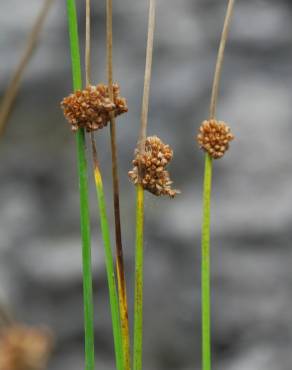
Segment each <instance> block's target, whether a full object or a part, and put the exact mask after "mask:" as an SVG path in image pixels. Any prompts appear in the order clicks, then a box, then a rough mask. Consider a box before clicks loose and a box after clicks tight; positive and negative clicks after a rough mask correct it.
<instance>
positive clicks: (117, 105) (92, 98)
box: [61, 84, 128, 132]
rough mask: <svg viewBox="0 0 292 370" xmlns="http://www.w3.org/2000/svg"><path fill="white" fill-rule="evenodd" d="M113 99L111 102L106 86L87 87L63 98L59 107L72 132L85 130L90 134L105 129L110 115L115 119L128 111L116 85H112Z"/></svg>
mask: <svg viewBox="0 0 292 370" xmlns="http://www.w3.org/2000/svg"><path fill="white" fill-rule="evenodd" d="M113 97H114V99H113V100H114V101H111V99H110V94H109V89H108V86H106V85H104V84H99V85H96V86H92V85H89V86H87V87H86V88H85V89H84V90H77V91H76V92H75V93H74V94H70V95H69V96H67V97H66V98H64V99H63V100H62V102H61V107H62V109H63V112H64V116H65V117H66V119H67V120H68V122H69V123H70V124H71V127H72V130H73V131H77V130H78V129H79V128H85V129H86V131H87V132H91V131H95V130H99V129H101V128H103V127H105V126H106V125H107V124H108V123H109V121H110V119H111V114H113V115H114V116H115V117H116V116H118V115H120V114H122V113H125V112H127V111H128V107H127V101H126V99H124V98H122V97H121V96H120V88H119V85H118V84H113Z"/></svg>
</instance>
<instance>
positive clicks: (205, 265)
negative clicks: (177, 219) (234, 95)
mask: <svg viewBox="0 0 292 370" xmlns="http://www.w3.org/2000/svg"><path fill="white" fill-rule="evenodd" d="M233 9H234V0H228V6H227V11H226V15H225V21H224V26H223V31H222V34H221V40H220V45H219V50H218V55H217V62H216V67H215V73H214V79H213V86H212V94H211V102H210V117H209V119H210V120H211V119H216V109H217V102H218V93H219V85H220V79H221V73H222V66H223V60H224V52H225V46H226V41H227V37H228V32H229V29H230V23H231V18H232V14H233ZM212 171H213V161H212V158H211V157H210V155H209V154H207V153H206V154H205V173H204V189H203V224H202V260H201V263H202V271H201V279H202V280H201V284H202V370H211V362H212V361H211V303H210V301H211V298H210V296H211V276H210V234H211V231H210V224H211V222H210V220H211V207H210V205H211V189H212Z"/></svg>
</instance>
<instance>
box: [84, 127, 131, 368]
mask: <svg viewBox="0 0 292 370" xmlns="http://www.w3.org/2000/svg"><path fill="white" fill-rule="evenodd" d="M91 144H92V154H93V165H94V179H95V186H96V194H97V200H98V206H99V213H100V223H101V233H102V238H103V244H104V251H105V262H106V271H107V280H108V288H109V297H110V307H111V317H112V325H113V337H114V348H115V356H116V366H117V370H124V356H123V346H122V332H121V325H120V313H119V300H118V294H117V287H116V280H115V269H114V259H113V256H112V250H111V241H110V228H109V223H108V218H107V214H106V204H105V195H104V190H103V182H102V177H101V173H100V168H99V163H98V158H97V150H96V145H95V140H94V134H93V133H91Z"/></svg>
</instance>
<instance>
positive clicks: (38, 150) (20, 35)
mask: <svg viewBox="0 0 292 370" xmlns="http://www.w3.org/2000/svg"><path fill="white" fill-rule="evenodd" d="M40 3H41V2H40V1H39V0H27V1H26V3H25V5H22V3H20V2H19V1H17V0H10V1H9V2H7V1H4V0H1V1H0V9H1V11H0V54H1V65H0V89H1V93H3V92H4V91H5V86H6V85H7V83H8V81H9V78H10V76H11V73H12V72H13V70H14V68H15V66H16V64H17V62H18V60H19V57H20V55H21V53H22V50H23V47H24V44H25V40H26V36H27V33H28V32H29V30H30V27H31V25H32V23H33V21H34V18H35V16H36V14H37V12H38V10H39V8H40V6H41V4H40ZM77 3H78V5H79V17H80V30H81V35H82V51H83V50H84V42H83V39H84V9H83V2H82V1H78V2H77ZM147 6H148V5H147V1H144V2H141V1H140V2H133V1H130V0H124V1H123V2H118V1H114V58H115V62H114V68H115V71H114V73H115V79H116V80H117V81H119V83H120V85H121V88H122V94H123V95H124V96H126V97H127V99H128V104H129V108H130V110H129V113H128V114H127V115H126V116H123V117H121V118H120V119H119V122H118V145H119V162H120V178H121V179H120V180H121V188H122V200H121V202H122V220H123V227H124V235H123V239H124V246H125V255H126V267H127V274H128V280H129V281H128V290H129V292H130V301H131V309H132V292H133V280H132V277H133V250H134V217H135V214H134V204H135V193H134V189H133V186H132V185H131V184H130V183H129V181H128V178H127V171H128V169H129V167H130V162H131V159H132V154H133V149H134V147H135V143H136V140H137V136H138V130H139V112H140V105H141V97H142V86H143V72H144V59H145V41H146V25H147ZM225 8H226V1H218V0H217V1H215V0H213V1H211V0H197V1H191V0H183V1H180V2H178V1H175V0H160V1H158V14H157V32H156V39H155V57H154V65H153V81H152V88H151V105H150V117H149V134H157V135H159V136H160V137H161V139H162V140H164V141H165V142H167V143H169V144H171V145H172V147H173V148H174V150H175V156H174V160H173V163H172V165H171V168H170V171H171V175H172V178H173V179H174V182H175V186H176V187H177V188H179V189H181V191H182V194H181V195H180V196H179V197H177V199H175V200H173V201H170V200H168V199H156V198H153V197H152V196H151V195H147V197H146V246H145V341H144V366H145V367H144V368H145V370H166V369H167V370H170V369H173V370H174V369H175V370H177V369H180V370H189V369H199V368H200V219H201V192H202V175H203V155H202V153H201V152H200V151H199V149H198V148H197V147H196V145H195V143H194V139H193V138H194V136H195V134H196V131H197V129H198V127H199V125H200V122H201V121H202V120H203V119H205V118H206V115H207V112H208V104H209V98H210V87H211V83H212V77H213V70H214V64H215V58H216V52H217V46H218V41H219V35H220V32H221V28H222V23H223V18H224V12H225ZM104 10H105V9H104V3H99V2H93V20H92V21H93V30H92V35H93V50H92V62H93V79H94V81H95V82H98V81H104V80H105V23H104V22H105V20H104ZM291 18H292V4H291V2H290V1H288V0H287V1H284V0H281V1H277V2H274V1H271V0H255V1H250V0H246V1H237V2H236V9H235V14H234V19H233V23H232V28H231V34H230V42H229V43H228V47H227V50H226V59H225V66H224V70H223V76H222V86H221V94H220V100H219V107H218V116H219V118H220V119H224V120H225V121H226V122H228V123H229V124H230V126H231V127H232V130H233V132H234V133H235V135H236V141H234V142H233V143H232V146H231V150H230V152H228V154H227V155H226V157H225V158H224V160H222V161H218V162H216V163H215V170H214V189H213V203H212V211H213V214H212V268H213V275H212V285H213V292H212V294H213V296H212V308H213V312H212V316H213V352H214V367H215V368H216V369H218V370H221V369H222V370H223V369H224V370H259V369H265V370H275V369H277V370H291V360H292V358H291V345H292V325H291V323H292V314H291V310H290V306H291V303H292V295H291V289H290V286H291V282H292V281H291V280H292V275H291V271H290V270H291V268H290V261H291V257H292V255H291V254H292V251H291V249H290V244H291V242H290V240H291V226H290V225H291V221H292V207H291V196H292V191H291V185H290V184H291V182H292V164H291V163H292V154H291V150H290V148H291V139H292V126H291V117H292V108H291V99H292V89H291V86H292V64H291V60H292V43H291V37H290V35H291V34H292V22H291ZM70 90H71V70H70V58H69V49H68V38H67V29H66V12H65V2H64V1H56V2H55V5H54V8H53V9H52V11H51V13H50V16H49V18H48V19H47V22H46V26H45V30H44V32H43V33H42V37H41V43H40V45H39V47H38V49H37V51H36V52H35V54H34V57H33V59H32V60H31V63H30V65H29V68H28V69H27V71H26V74H25V76H24V79H23V84H22V86H21V90H20V94H19V96H18V99H17V102H16V105H15V109H14V111H13V113H12V115H11V118H10V120H9V124H8V128H7V131H6V134H5V137H4V138H3V139H2V141H1V146H0V156H1V165H0V178H1V182H0V257H1V258H0V299H1V301H2V302H4V303H5V304H7V305H9V306H10V307H11V308H12V309H13V311H14V313H15V315H16V317H17V318H19V319H21V320H24V321H26V322H28V323H35V324H39V323H45V324H47V325H49V326H50V327H51V328H52V329H53V330H54V331H55V333H56V338H57V345H56V351H55V353H54V356H53V359H52V361H51V364H50V367H49V370H59V369H70V370H77V369H78V370H79V369H81V368H83V328H82V325H83V313H82V284H81V255H80V236H79V215H78V204H79V199H78V191H77V190H78V189H77V178H76V161H75V146H74V137H73V135H72V134H71V132H70V130H69V126H68V124H66V122H65V121H64V119H63V117H62V112H61V111H60V109H59V102H60V100H61V98H62V97H63V96H65V95H66V94H68V92H70ZM97 140H98V150H99V156H100V161H101V164H102V169H103V174H104V181H105V188H106V191H107V197H108V199H107V200H108V206H109V210H111V208H110V207H112V203H111V197H110V194H111V169H110V152H109V133H108V130H104V132H102V133H100V134H98V138H97ZM91 180H92V177H91ZM91 205H92V232H93V239H92V240H93V243H92V247H93V259H94V261H93V266H94V293H95V328H96V351H97V354H96V358H97V368H99V369H103V370H107V369H112V368H113V359H114V356H113V348H112V337H111V326H110V317H109V311H108V309H109V307H108V294H107V288H106V277H105V269H104V264H103V250H102V243H101V237H100V229H99V223H98V214H97V210H96V203H95V193H94V187H93V182H92V181H91ZM111 217H112V216H111Z"/></svg>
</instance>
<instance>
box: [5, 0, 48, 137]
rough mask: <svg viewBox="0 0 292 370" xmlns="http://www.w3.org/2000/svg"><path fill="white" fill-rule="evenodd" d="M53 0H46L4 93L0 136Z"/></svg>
mask: <svg viewBox="0 0 292 370" xmlns="http://www.w3.org/2000/svg"><path fill="white" fill-rule="evenodd" d="M53 1H54V0H44V5H43V6H42V8H41V11H40V13H39V14H38V16H37V19H36V21H35V24H34V25H33V28H32V30H31V33H30V35H29V37H28V40H27V44H26V47H25V50H24V53H23V55H22V57H21V59H20V61H19V64H18V65H17V67H16V70H15V72H14V74H13V76H12V79H11V81H10V83H9V85H8V87H7V89H6V92H5V94H4V97H3V100H2V102H1V106H0V136H2V134H3V133H4V130H5V127H6V124H7V120H8V118H9V114H10V112H11V109H12V106H13V103H14V101H15V99H16V96H17V93H18V90H19V86H20V83H21V78H22V76H23V74H24V72H25V69H26V67H27V65H28V63H29V61H30V59H31V57H32V55H33V52H34V50H35V47H36V46H37V42H38V39H39V35H40V32H41V30H42V28H43V25H44V22H45V20H46V17H47V15H48V13H49V10H50V8H51V6H52V4H53Z"/></svg>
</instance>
